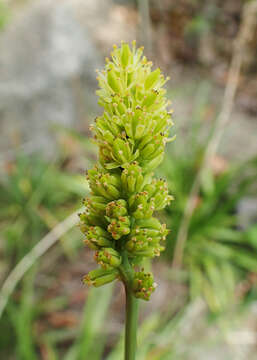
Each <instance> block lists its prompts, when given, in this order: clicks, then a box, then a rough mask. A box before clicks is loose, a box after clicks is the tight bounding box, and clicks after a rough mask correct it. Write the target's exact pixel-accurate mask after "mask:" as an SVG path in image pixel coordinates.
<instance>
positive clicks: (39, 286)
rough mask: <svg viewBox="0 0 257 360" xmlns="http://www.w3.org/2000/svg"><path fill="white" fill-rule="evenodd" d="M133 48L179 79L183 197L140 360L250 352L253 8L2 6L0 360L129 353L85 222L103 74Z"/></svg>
mask: <svg viewBox="0 0 257 360" xmlns="http://www.w3.org/2000/svg"><path fill="white" fill-rule="evenodd" d="M133 39H136V40H137V43H138V45H144V47H145V52H146V54H147V55H148V56H149V57H150V58H151V60H153V62H154V65H155V66H160V67H161V68H162V69H163V71H164V72H165V74H167V75H169V76H170V77H171V80H170V81H169V83H168V85H167V94H168V97H169V98H170V99H171V101H172V103H173V108H174V117H173V119H174V122H175V127H174V128H175V131H174V130H173V133H176V136H177V138H176V140H175V141H174V142H172V143H170V144H169V146H168V148H167V151H166V158H165V161H164V163H163V165H162V166H161V167H160V168H159V170H158V172H159V175H160V176H163V177H165V178H166V179H167V180H168V183H169V188H170V192H171V193H172V194H173V195H174V197H175V201H173V202H172V204H171V205H170V206H169V207H168V208H166V209H165V211H164V212H163V213H162V214H161V218H162V220H163V221H165V222H167V224H168V227H169V228H170V229H171V232H170V234H169V237H168V239H167V244H166V250H165V252H164V253H163V255H162V256H161V258H160V259H158V261H157V262H155V261H154V262H153V264H151V265H150V264H146V266H147V267H148V268H150V267H152V270H153V272H154V275H155V278H156V282H157V283H158V290H157V291H156V292H155V293H154V294H153V296H152V298H151V301H150V302H149V303H143V302H142V303H141V311H140V324H139V350H138V355H137V360H173V359H176V360H196V359H197V360H202V359H203V360H216V359H220V360H230V359H231V360H244V359H247V360H254V359H255V360H256V359H257V355H256V354H257V119H256V116H257V100H256V98H257V62H256V58H257V1H256V0H252V1H247V0H213V1H208V0H180V1H175V0H159V1H150V0H137V1H136V0H135V1H132V0H130V1H129V0H127V1H126V0H86V1H85V0H56V1H50V0H42V1H41V0H9V1H8V0H0V203H1V208H0V282H1V283H2V289H1V292H0V358H1V359H4V360H34V359H42V360H58V359H62V360H101V359H107V360H120V359H122V353H123V322H124V293H123V288H122V286H121V284H115V285H113V284H111V285H108V286H105V287H102V288H98V289H91V288H90V289H89V288H87V287H85V286H83V284H82V282H81V279H82V277H83V275H84V274H85V273H87V272H88V271H89V270H91V269H92V268H94V266H95V265H94V261H93V256H92V255H93V254H92V253H91V251H89V250H88V249H85V248H84V245H83V241H82V240H83V236H82V234H81V233H80V231H79V229H78V228H77V226H76V224H77V221H78V219H77V213H78V209H79V208H80V207H81V199H82V198H83V197H85V195H86V194H87V193H88V192H89V189H88V185H87V183H86V179H85V176H84V175H85V171H86V169H88V168H90V167H91V166H92V164H93V163H94V162H95V160H96V156H97V153H96V150H97V149H96V147H95V146H94V145H93V144H91V142H90V136H91V134H90V132H89V124H90V123H91V122H92V121H93V120H94V118H95V116H96V115H97V114H100V113H101V111H102V110H101V109H100V108H99V107H98V105H97V98H96V95H95V90H96V88H97V84H96V74H95V69H97V68H101V67H103V65H104V59H105V57H106V56H109V53H110V51H111V48H112V45H113V44H115V43H117V44H119V43H120V41H121V40H125V41H131V40H133Z"/></svg>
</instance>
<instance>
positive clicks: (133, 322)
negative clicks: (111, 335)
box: [125, 285, 138, 360]
mask: <svg viewBox="0 0 257 360" xmlns="http://www.w3.org/2000/svg"><path fill="white" fill-rule="evenodd" d="M125 291H126V325H125V360H135V358H136V348H137V320H138V299H137V298H135V296H134V295H133V292H132V291H131V290H130V288H129V286H127V285H125Z"/></svg>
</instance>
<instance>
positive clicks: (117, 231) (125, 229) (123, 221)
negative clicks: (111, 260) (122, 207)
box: [107, 216, 130, 240]
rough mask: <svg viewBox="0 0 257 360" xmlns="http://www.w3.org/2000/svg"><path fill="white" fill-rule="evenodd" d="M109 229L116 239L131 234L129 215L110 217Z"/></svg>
mask: <svg viewBox="0 0 257 360" xmlns="http://www.w3.org/2000/svg"><path fill="white" fill-rule="evenodd" d="M107 229H108V231H109V232H110V233H111V234H112V237H113V238H114V239H115V240H119V239H120V238H121V237H122V236H124V235H127V234H129V232H130V220H129V218H128V217H127V216H119V218H118V219H117V220H116V219H110V225H108V228H107Z"/></svg>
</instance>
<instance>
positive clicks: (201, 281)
mask: <svg viewBox="0 0 257 360" xmlns="http://www.w3.org/2000/svg"><path fill="white" fill-rule="evenodd" d="M203 92H204V94H205V96H203ZM208 104H209V99H208V91H206V87H205V86H203V88H202V90H201V92H200V96H199V93H198V94H196V101H195V107H194V111H193V114H192V126H191V128H189V129H188V130H187V132H186V134H183V141H182V139H181V141H180V140H176V143H171V144H170V145H169V147H168V150H167V155H166V159H165V162H164V163H163V166H162V167H161V169H160V175H161V176H164V177H166V178H167V180H168V183H169V188H170V192H171V193H172V194H173V195H174V196H175V201H173V202H172V204H171V205H170V206H169V207H168V208H167V209H166V211H165V212H164V213H163V214H162V215H161V216H162V217H165V218H166V221H167V222H168V224H169V228H170V229H171V233H170V235H169V237H168V239H167V244H166V245H167V247H166V251H165V253H164V254H163V256H162V264H163V267H164V271H163V272H161V273H160V274H159V276H162V277H163V278H164V280H165V281H166V284H168V285H166V286H168V288H169V287H173V286H174V284H175V285H176V284H180V285H182V286H183V289H184V293H183V297H184V300H183V301H180V300H179V301H177V300H176V301H175V299H173V298H170V299H169V298H167V304H166V305H165V307H164V308H159V309H158V311H153V312H151V314H149V315H148V316H147V317H146V318H145V319H144V320H143V321H142V323H141V326H140V331H139V344H140V346H139V352H138V359H139V360H141V359H142V360H143V359H160V360H172V359H189V358H190V353H188V352H189V350H188V351H187V353H183V354H182V352H181V348H182V347H183V336H184V335H183V326H185V322H186V321H187V320H186V319H187V317H188V316H189V315H188V312H190V311H191V310H190V309H192V308H194V306H195V304H197V302H198V301H199V298H202V299H204V300H205V301H206V303H207V305H208V308H209V315H210V314H212V316H211V318H208V316H207V317H206V318H205V322H206V323H205V326H208V323H209V321H210V319H212V320H211V321H212V322H213V321H214V322H217V323H218V322H219V319H224V318H226V317H227V316H228V314H230V313H231V312H232V311H233V312H234V313H236V314H238V313H239V312H240V311H239V309H244V308H246V307H248V306H250V304H251V302H252V301H253V300H256V298H257V286H256V284H257V281H256V280H254V276H256V274H257V256H256V250H257V226H256V224H252V225H247V226H245V227H242V226H241V225H240V221H239V217H240V214H239V212H238V204H239V202H240V201H241V200H242V199H244V198H245V197H249V196H250V197H253V196H256V186H257V184H256V179H257V158H254V159H250V160H248V161H245V162H244V163H240V164H238V163H236V164H233V163H229V162H227V161H226V160H225V159H223V158H221V157H219V156H217V157H216V158H215V159H214V162H213V164H211V166H210V170H209V171H208V172H207V171H206V172H205V173H204V176H203V178H202V182H201V191H200V194H199V196H198V198H197V199H196V201H195V210H194V214H193V217H192V220H191V222H190V227H189V233H188V239H187V242H186V247H185V251H184V257H183V269H182V270H181V271H180V272H177V271H176V270H174V269H172V266H171V265H172V259H173V255H174V247H175V244H176V237H177V233H178V230H179V227H180V225H181V219H182V217H183V212H184V208H185V204H186V201H187V199H188V195H189V193H190V189H191V186H192V183H193V181H194V178H195V176H196V174H197V172H198V170H199V167H200V166H201V162H202V158H203V152H204V149H205V147H206V143H207V141H208V136H209V130H208V131H207V132H206V134H205V136H202V126H203V114H204V113H205V111H204V110H205V108H206V106H208ZM58 131H59V134H60V133H65V136H66V138H65V141H64V142H63V144H62V148H61V151H60V155H57V156H56V158H55V159H54V160H53V161H51V162H49V161H46V160H44V159H43V158H42V157H41V156H39V155H37V154H35V155H30V156H25V155H19V156H17V157H16V158H15V159H14V160H12V161H8V162H6V166H5V173H4V175H3V176H2V177H1V181H0V199H1V205H2V206H1V210H0V237H1V248H0V251H1V253H0V254H1V258H0V264H1V265H0V269H1V273H0V276H1V279H2V280H3V279H4V278H5V277H6V276H7V274H8V273H9V272H10V270H11V269H12V268H13V267H14V266H15V264H17V262H19V261H20V260H21V259H22V258H23V257H24V255H26V254H27V253H28V252H29V251H30V250H31V249H32V247H33V246H34V245H35V244H37V243H38V242H39V241H40V240H41V239H42V237H43V236H44V235H45V234H46V233H47V232H49V231H50V230H51V229H52V228H53V227H54V226H55V225H56V224H58V223H59V222H60V221H62V220H63V219H64V218H65V217H67V216H69V215H70V214H71V213H72V212H74V211H75V210H76V209H78V208H79V207H80V204H81V199H82V197H84V196H85V195H86V193H87V191H88V187H87V184H86V180H85V177H84V176H83V174H82V175H78V174H79V173H81V172H82V170H81V166H82V168H83V169H85V170H86V167H90V163H91V159H94V156H95V154H94V150H92V147H91V145H89V142H88V139H87V137H85V136H84V135H83V134H79V133H76V132H74V131H71V130H67V131H66V130H65V129H59V130H58ZM178 132H180V130H179V131H178ZM74 143H76V146H77V148H78V149H80V151H79V152H78V151H72V149H73V148H74V146H71V144H72V145H74ZM65 146H66V147H65ZM81 158H82V159H84V162H83V161H81ZM74 164H77V165H76V166H77V168H76V166H75V165H74ZM82 249H83V243H82V238H81V235H80V233H79V232H78V231H77V230H76V228H74V229H72V230H70V231H69V232H68V233H67V234H66V235H64V236H63V237H62V238H61V239H60V241H59V243H58V244H57V245H56V246H55V247H54V248H53V249H50V250H49V251H48V255H46V256H43V257H42V258H41V259H40V260H39V261H38V262H37V263H36V264H35V265H34V266H33V268H32V269H31V270H30V271H29V272H28V274H26V276H24V279H23V280H22V282H21V283H20V284H19V286H18V288H17V289H16V291H15V293H14V294H13V296H12V297H11V299H10V300H9V302H8V305H7V308H6V309H5V312H4V314H3V316H2V318H1V321H0V332H1V337H0V358H1V359H6V360H8V359H17V360H31V359H47V360H48V359H49V360H58V359H64V360H82V359H89V358H90V360H100V359H103V358H104V356H105V355H106V356H107V355H108V356H107V357H106V358H107V359H108V360H116V359H117V360H118V359H120V358H121V353H122V351H123V349H122V346H123V345H122V344H123V343H122V337H123V335H120V327H119V324H116V326H117V328H116V329H115V321H113V319H112V316H113V317H114V316H115V318H116V317H119V316H120V314H119V313H120V311H121V309H120V308H119V307H117V304H116V305H114V308H113V306H111V304H112V303H113V302H115V300H116V295H117V293H114V291H116V292H117V289H116V288H115V287H113V286H107V287H103V288H101V289H90V290H89V291H88V290H87V289H85V288H84V287H82V286H80V284H79V289H81V291H82V293H83V294H82V302H81V300H80V302H78V303H76V301H75V300H71V296H70V295H68V293H67V291H65V288H64V287H65V286H64V285H63V284H66V287H70V288H71V289H73V288H74V286H75V285H74V283H75V284H78V283H79V282H80V275H78V273H80V272H79V270H76V269H77V267H78V266H79V264H80V265H81V266H82V268H83V270H82V271H84V268H85V272H86V271H87V270H88V268H87V267H88V266H90V264H88V258H87V257H86V258H85V257H83V256H84V255H85V253H87V252H86V251H85V250H84V249H83V250H82ZM90 256H91V254H90ZM153 266H154V267H155V264H153ZM69 274H70V275H69ZM74 274H75V276H74ZM81 275H83V274H81ZM66 278H67V280H65V279H66ZM63 279H64V280H63ZM59 282H60V283H59ZM244 282H247V284H248V287H246V289H245V290H244V291H241V292H240V291H239V290H240V289H241V288H240V286H241V284H242V283H244ZM160 291H161V290H160ZM72 293H73V290H72ZM114 294H115V295H114ZM73 296H74V297H75V299H76V298H78V299H79V298H80V296H81V294H80V291H79V290H78V288H76V289H75V290H74V294H73ZM119 296H122V294H119ZM180 296H181V295H178V297H179V299H180ZM85 300H86V301H85ZM74 301H75V302H74ZM84 301H85V305H84V309H83V306H82V304H83V303H84ZM116 301H117V300H116ZM197 306H198V305H197ZM74 314H80V315H79V316H78V318H76V316H75V315H74ZM118 314H119V315H118ZM207 315H208V313H207ZM109 325H112V326H111V327H110V326H109ZM188 326H189V325H188ZM113 327H114V329H113ZM117 339H118V340H117ZM205 340H206V339H205ZM96 343H97V347H96V346H95V344H96ZM171 349H172V350H171ZM104 354H105V355H104Z"/></svg>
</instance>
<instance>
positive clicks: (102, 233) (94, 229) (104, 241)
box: [84, 226, 113, 250]
mask: <svg viewBox="0 0 257 360" xmlns="http://www.w3.org/2000/svg"><path fill="white" fill-rule="evenodd" d="M84 242H85V244H86V245H88V246H89V247H90V248H91V249H93V250H97V249H99V248H101V247H109V246H112V245H113V242H112V238H111V235H110V234H109V233H108V232H107V231H106V230H104V229H103V228H101V227H100V226H90V227H89V229H88V231H87V233H86V240H85V241H84Z"/></svg>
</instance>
